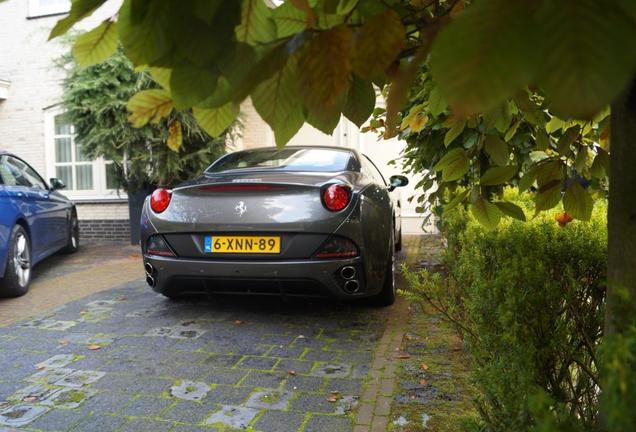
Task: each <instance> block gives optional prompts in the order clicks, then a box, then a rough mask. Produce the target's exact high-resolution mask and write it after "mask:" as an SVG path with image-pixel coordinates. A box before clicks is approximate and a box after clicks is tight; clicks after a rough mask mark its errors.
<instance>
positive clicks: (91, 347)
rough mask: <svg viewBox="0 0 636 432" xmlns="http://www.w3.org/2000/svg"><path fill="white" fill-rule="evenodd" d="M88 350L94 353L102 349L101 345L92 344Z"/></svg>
mask: <svg viewBox="0 0 636 432" xmlns="http://www.w3.org/2000/svg"><path fill="white" fill-rule="evenodd" d="M88 349H89V350H91V351H96V350H99V349H102V347H101V345H97V344H93V345H89V346H88Z"/></svg>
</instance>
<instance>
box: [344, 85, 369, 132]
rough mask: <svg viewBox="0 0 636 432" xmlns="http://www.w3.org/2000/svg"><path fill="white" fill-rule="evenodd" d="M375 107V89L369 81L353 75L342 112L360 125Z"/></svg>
mask: <svg viewBox="0 0 636 432" xmlns="http://www.w3.org/2000/svg"><path fill="white" fill-rule="evenodd" d="M373 108H375V89H374V88H373V84H371V82H370V81H364V80H361V79H360V78H358V77H355V76H354V77H353V81H352V83H351V87H349V94H348V95H347V101H346V102H345V106H344V109H343V111H342V113H343V114H344V116H345V117H347V118H348V119H349V120H351V121H352V122H353V123H354V124H355V125H356V126H358V127H361V126H362V125H363V124H364V123H365V122H366V121H367V120H368V119H369V117H370V116H371V114H372V113H373Z"/></svg>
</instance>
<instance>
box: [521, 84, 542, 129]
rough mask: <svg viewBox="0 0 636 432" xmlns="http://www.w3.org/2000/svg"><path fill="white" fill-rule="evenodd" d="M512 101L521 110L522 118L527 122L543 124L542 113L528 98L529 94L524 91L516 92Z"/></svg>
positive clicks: (536, 124)
mask: <svg viewBox="0 0 636 432" xmlns="http://www.w3.org/2000/svg"><path fill="white" fill-rule="evenodd" d="M514 101H515V103H516V104H517V107H518V108H519V109H520V110H521V113H522V114H523V118H524V119H526V121H527V122H528V123H530V124H532V125H535V126H543V125H544V124H545V118H544V115H543V113H542V112H541V111H540V110H539V108H538V107H537V105H536V104H535V103H534V102H533V101H532V100H531V99H529V95H528V93H527V92H526V91H523V92H521V93H519V94H517V95H516V96H515V98H514Z"/></svg>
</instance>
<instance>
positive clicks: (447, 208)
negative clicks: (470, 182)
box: [444, 189, 470, 213]
mask: <svg viewBox="0 0 636 432" xmlns="http://www.w3.org/2000/svg"><path fill="white" fill-rule="evenodd" d="M469 193H470V189H466V190H464V191H462V192H460V193H458V194H457V195H455V196H454V197H453V199H452V200H450V201H449V202H448V204H446V205H445V206H444V213H446V212H447V211H450V210H452V209H454V208H455V207H457V206H458V205H459V204H461V203H462V202H464V200H465V199H466V198H467V197H468V194H469Z"/></svg>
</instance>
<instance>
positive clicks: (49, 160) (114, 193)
mask: <svg viewBox="0 0 636 432" xmlns="http://www.w3.org/2000/svg"><path fill="white" fill-rule="evenodd" d="M64 113H65V110H64V109H62V108H61V107H59V106H56V107H53V108H49V109H47V110H46V111H45V114H44V142H45V152H46V170H45V171H46V177H47V178H48V179H51V178H53V177H57V176H56V166H58V165H60V166H71V167H73V169H74V167H76V166H79V165H90V166H92V167H93V188H92V189H86V190H74V189H72V188H73V185H72V184H70V185H66V188H65V189H62V193H63V194H64V195H66V196H67V197H68V198H70V199H72V200H74V201H114V200H123V199H127V195H126V193H125V192H124V191H123V190H122V189H108V188H107V180H106V166H107V165H110V164H112V162H111V161H106V160H104V158H102V157H99V158H97V159H94V160H92V161H90V162H89V161H85V162H84V161H82V162H79V163H75V162H61V163H57V162H56V161H55V138H56V136H57V135H56V134H55V117H57V116H59V115H63V114H64ZM71 148H72V150H71V151H72V153H73V155H72V159H75V148H74V147H73V146H72V147H71Z"/></svg>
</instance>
